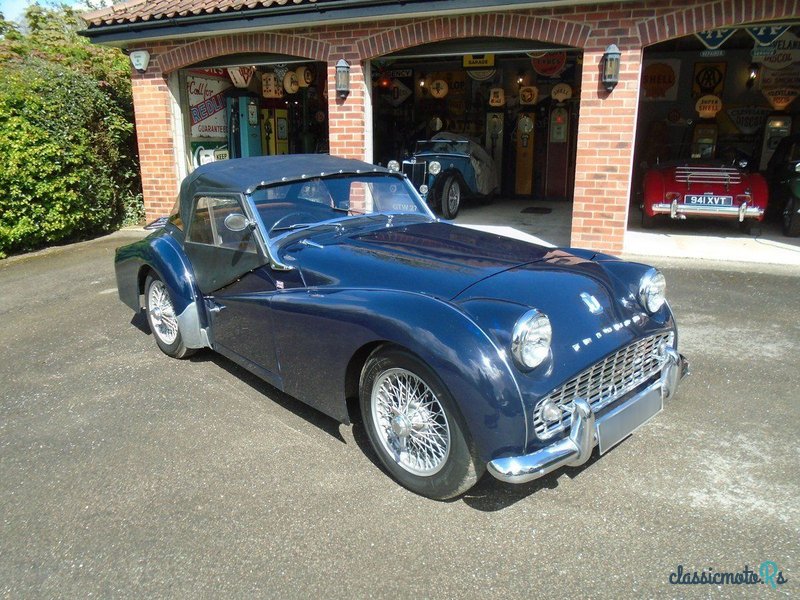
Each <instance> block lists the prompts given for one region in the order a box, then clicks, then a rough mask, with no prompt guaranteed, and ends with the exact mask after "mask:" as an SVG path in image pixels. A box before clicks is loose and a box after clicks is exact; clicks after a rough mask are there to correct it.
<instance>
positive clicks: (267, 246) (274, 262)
mask: <svg viewBox="0 0 800 600" xmlns="http://www.w3.org/2000/svg"><path fill="white" fill-rule="evenodd" d="M347 176H350V177H354V178H359V179H363V178H372V177H393V178H395V179H398V180H400V181H402V182H403V185H404V186H405V189H406V192H407V193H408V194H409V195H410V196H412V197H414V198H415V199H416V201H417V204H418V206H419V207H420V208H421V209H422V212H394V211H393V212H373V213H363V214H355V215H345V216H343V217H336V218H333V219H326V220H324V221H318V222H317V223H313V224H311V225H309V226H308V227H304V228H302V229H295V230H291V231H286V232H284V233H281V234H280V235H278V236H276V237H274V238H270V236H269V232H268V231H267V227H266V225H265V224H264V221H263V219H262V218H261V213H260V212H259V210H258V207H257V206H256V204H255V201H254V200H253V192H255V191H257V190H259V189H264V188H267V187H278V186H283V185H290V184H292V183H297V182H300V181H305V180H307V179H310V178H304V179H296V180H288V181H281V182H278V183H275V184H272V185H266V186H259V187H258V188H256V189H254V190H252V191H251V192H250V193H248V194H247V196H246V204H247V207H248V209H249V211H250V213H251V217H252V220H253V221H254V222H255V224H256V228H257V229H258V234H259V235H258V237H259V238H260V242H261V243H260V244H259V245H260V246H261V247H262V249H263V251H264V252H265V253H266V256H267V259H268V260H269V266H270V268H272V269H273V270H275V271H291V270H293V269H294V268H295V267H293V266H292V265H287V264H286V263H284V262H283V261H281V260H280V258H279V256H278V251H279V249H280V246H281V245H282V242H283V241H284V240H285V239H287V238H289V237H290V236H293V235H297V234H299V233H303V232H307V231H310V230H314V229H317V228H319V227H323V226H324V227H329V226H334V227H340V226H341V225H342V224H343V223H345V222H347V221H351V220H353V219H361V218H364V217H367V218H370V217H381V216H386V217H387V218H388V222H389V223H391V221H392V218H393V217H394V216H400V215H408V216H419V217H427V220H428V221H429V222H435V221H438V219H437V218H436V215H434V214H433V211H431V209H430V207H429V206H428V203H427V202H425V200H424V199H423V198H422V197H421V196H420V195H419V193H418V192H417V190H416V189H415V188H414V186H413V185H411V182H410V181H409V180H408V178H407V177H406V176H405V175H402V174H400V173H392V172H390V173H385V172H381V173H347V174H342V173H331V174H330V175H324V176H322V175H321V176H319V177H318V178H319V179H333V178H341V177H347ZM315 179H316V177H315Z"/></svg>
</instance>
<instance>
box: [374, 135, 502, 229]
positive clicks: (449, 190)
mask: <svg viewBox="0 0 800 600" xmlns="http://www.w3.org/2000/svg"><path fill="white" fill-rule="evenodd" d="M389 168H390V169H391V170H393V171H400V170H402V172H403V174H404V175H405V176H406V177H408V179H409V180H410V181H411V183H412V184H413V185H414V187H415V188H416V189H417V191H418V192H419V194H420V196H422V198H423V199H424V200H425V201H426V202H427V203H428V205H429V206H430V207H431V208H432V209H433V210H435V211H436V212H438V213H440V214H441V215H442V216H443V217H444V218H445V219H455V218H456V215H458V210H459V209H460V208H461V202H462V200H463V199H464V198H490V197H491V196H492V195H493V194H495V192H496V191H497V189H498V187H499V183H498V180H497V173H496V172H495V165H494V161H493V160H492V158H491V157H490V156H489V155H488V154H487V153H486V151H485V150H484V149H483V148H482V147H481V146H480V145H478V144H476V143H475V142H474V141H472V140H470V139H469V138H468V137H465V136H462V135H457V134H454V133H439V134H437V135H435V136H434V137H433V138H432V139H430V140H425V141H420V142H417V146H416V148H415V150H414V154H413V155H411V156H410V157H409V158H407V159H405V160H403V164H402V166H401V165H400V164H399V163H398V162H397V161H394V160H393V161H389Z"/></svg>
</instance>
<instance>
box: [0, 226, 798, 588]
mask: <svg viewBox="0 0 800 600" xmlns="http://www.w3.org/2000/svg"><path fill="white" fill-rule="evenodd" d="M139 236H141V233H140V232H136V231H127V232H121V233H119V234H115V235H114V236H109V237H106V238H102V239H99V240H95V241H93V242H87V243H83V244H78V245H74V246H70V247H65V248H60V249H55V250H53V251H48V252H45V253H41V254H36V255H29V256H26V257H21V258H17V259H11V260H7V261H2V262H0V348H2V360H0V382H1V385H0V390H2V391H0V398H1V399H0V595H3V596H4V597H10V598H21V597H26V598H27V597H47V598H51V597H76V596H80V597H88V596H90V595H91V596H92V597H96V596H101V597H105V596H122V597H135V598H139V597H143V596H151V597H152V596H169V597H192V598H194V597H254V596H271V597H281V598H294V597H310V596H313V597H321V598H337V597H367V596H373V597H374V596H399V597H421V598H457V597H508V596H513V597H525V598H535V597H545V596H546V597H566V596H568V595H574V596H579V597H608V598H621V597H653V596H665V595H668V596H683V595H693V596H706V595H708V594H712V593H713V594H714V595H719V596H731V595H740V594H742V593H744V592H747V593H748V594H749V595H752V594H753V592H758V594H759V595H763V596H765V597H768V596H772V597H774V596H775V595H780V594H781V593H783V594H786V595H794V596H797V594H798V589H799V588H798V586H800V560H798V556H800V541H798V522H800V500H799V498H800V470H799V469H798V465H800V444H798V434H797V431H798V426H800V392H799V391H798V390H800V359H799V358H798V357H800V319H798V312H797V306H798V297H799V296H800V271H798V270H797V269H796V268H794V269H792V268H788V267H785V268H784V267H769V266H763V265H762V266H746V267H741V266H738V265H727V266H718V265H713V264H708V263H697V262H695V263H689V262H685V263H681V262H664V261H661V262H660V263H659V266H660V267H662V268H663V269H664V271H665V274H666V276H667V281H668V297H669V298H670V299H671V303H672V306H673V309H674V311H675V313H676V317H677V319H678V322H679V326H680V327H681V350H682V352H684V353H685V354H686V355H687V356H688V357H689V358H690V360H691V362H692V370H693V375H692V376H691V377H690V378H689V379H688V380H686V381H685V382H684V385H683V387H682V389H681V390H680V392H679V394H678V396H677V398H676V399H674V400H673V401H672V402H671V403H670V404H669V405H668V406H667V408H666V410H665V411H664V413H662V414H661V415H660V416H659V417H658V418H657V419H656V420H655V421H654V422H652V423H650V424H649V425H648V426H647V427H645V428H643V429H642V430H640V431H639V432H638V433H637V434H636V435H635V436H633V437H631V438H629V439H628V440H627V441H626V442H624V443H622V444H621V445H620V446H618V447H617V448H616V449H614V450H613V451H611V452H610V453H608V454H606V455H605V456H603V457H602V458H600V459H597V458H596V457H595V458H594V459H593V460H591V461H590V462H589V463H588V464H587V465H586V466H584V467H583V468H581V469H571V470H566V471H562V472H560V473H556V474H553V475H551V476H548V477H546V478H544V479H542V480H539V481H538V482H533V483H531V484H528V485H524V486H517V487H514V486H510V485H505V484H501V483H499V482H496V481H494V480H492V479H491V478H490V477H488V476H487V477H486V478H484V480H482V482H481V483H480V484H479V485H478V486H477V487H476V488H474V489H473V490H472V491H471V492H470V493H469V494H468V495H467V496H465V497H463V498H461V499H458V500H456V501H453V502H448V503H440V502H433V501H430V500H427V499H424V498H421V497H417V496H415V495H413V494H411V493H410V492H407V491H405V490H403V489H402V488H400V487H399V486H398V485H396V484H395V483H393V482H392V481H391V480H390V479H389V478H388V477H387V476H386V475H384V474H383V472H382V471H381V470H380V468H379V467H378V466H377V465H376V463H375V462H374V460H373V458H372V454H371V453H370V452H369V450H367V444H366V441H365V437H364V433H363V431H362V430H361V429H360V428H359V427H355V428H352V429H351V428H349V427H344V426H340V425H338V424H337V423H335V422H333V421H331V420H330V419H328V418H327V417H325V416H323V415H321V414H320V413H317V412H315V411H314V410H312V409H309V408H306V407H305V406H304V405H303V404H301V403H300V402H298V401H296V400H294V399H292V398H290V397H288V396H285V395H283V394H281V393H280V392H277V391H276V390H274V389H273V388H271V387H270V386H268V385H267V384H264V383H262V382H261V381H260V380H258V379H256V378H255V377H253V376H250V375H249V374H247V373H246V372H244V371H243V370H241V369H240V368H239V367H237V366H235V365H234V364H233V363H231V362H229V361H227V360H226V359H224V358H222V357H220V356H217V355H214V354H213V353H211V352H203V353H200V354H199V355H197V356H195V357H193V358H192V359H191V360H186V361H175V360H172V359H169V358H167V357H166V356H164V355H163V354H161V352H159V351H158V350H157V348H156V346H155V343H154V342H153V340H152V337H151V336H150V335H149V334H148V333H146V327H145V326H144V325H143V322H142V320H141V319H138V318H134V315H133V314H132V313H131V312H130V311H129V309H128V308H127V307H125V306H124V305H123V304H122V303H121V302H119V300H118V299H117V295H116V286H115V281H114V273H113V265H112V260H113V251H114V248H115V247H116V246H119V245H121V244H123V243H125V242H127V241H128V240H131V239H133V238H135V237H139ZM766 560H771V561H774V562H775V563H776V564H777V565H778V566H779V567H780V569H781V570H782V572H783V575H784V577H785V578H787V579H788V583H786V584H784V585H782V586H780V587H779V588H778V590H776V591H773V590H772V589H771V588H770V587H769V586H767V585H752V586H722V587H719V588H718V587H717V586H710V587H709V586H704V587H703V586H674V585H670V583H669V577H670V574H671V573H673V572H674V571H676V570H677V568H678V566H679V565H682V568H683V569H684V570H691V571H693V570H698V571H699V570H702V569H704V568H706V569H708V568H712V569H714V571H715V572H716V571H729V572H739V571H741V570H742V569H744V567H745V565H747V566H748V567H749V568H750V569H753V568H755V569H756V570H757V569H758V566H759V565H760V564H761V563H762V562H763V561H766ZM712 590H713V592H712Z"/></svg>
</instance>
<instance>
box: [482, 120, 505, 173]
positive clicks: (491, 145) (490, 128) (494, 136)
mask: <svg viewBox="0 0 800 600" xmlns="http://www.w3.org/2000/svg"><path fill="white" fill-rule="evenodd" d="M504 118H505V115H504V114H503V113H502V112H490V113H487V115H486V146H485V147H486V149H487V150H489V154H490V155H491V156H492V160H493V161H494V166H495V169H496V172H497V173H502V172H503V122H504Z"/></svg>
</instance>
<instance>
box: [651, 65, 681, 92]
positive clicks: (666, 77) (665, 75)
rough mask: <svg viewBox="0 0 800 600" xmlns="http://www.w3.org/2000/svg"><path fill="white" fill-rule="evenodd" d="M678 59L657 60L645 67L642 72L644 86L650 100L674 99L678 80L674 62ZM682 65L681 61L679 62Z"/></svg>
mask: <svg viewBox="0 0 800 600" xmlns="http://www.w3.org/2000/svg"><path fill="white" fill-rule="evenodd" d="M670 62H672V63H674V62H676V61H662V60H659V61H655V62H651V63H649V64H647V65H645V67H644V73H643V74H642V88H643V89H644V96H645V98H647V99H648V100H674V99H675V97H676V92H677V88H676V86H675V84H676V83H677V81H678V76H677V73H676V72H675V67H674V66H673V64H670ZM678 64H679V65H680V63H678Z"/></svg>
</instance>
